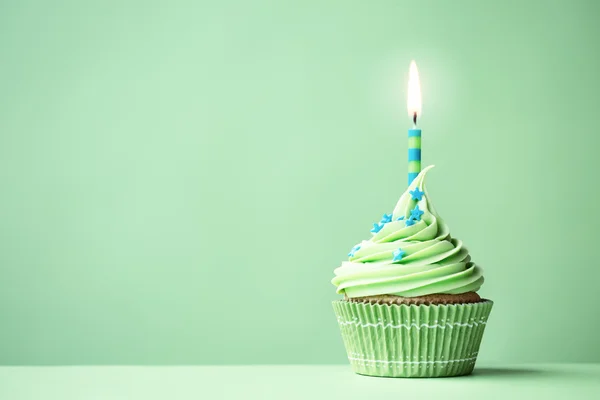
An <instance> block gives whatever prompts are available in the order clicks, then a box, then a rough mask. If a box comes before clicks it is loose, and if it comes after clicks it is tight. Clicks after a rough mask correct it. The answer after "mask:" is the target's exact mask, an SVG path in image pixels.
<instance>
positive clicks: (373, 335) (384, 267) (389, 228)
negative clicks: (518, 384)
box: [332, 166, 493, 377]
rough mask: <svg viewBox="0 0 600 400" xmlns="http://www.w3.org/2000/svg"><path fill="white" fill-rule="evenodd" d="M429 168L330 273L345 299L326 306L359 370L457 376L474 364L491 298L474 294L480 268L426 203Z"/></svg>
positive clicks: (480, 277)
mask: <svg viewBox="0 0 600 400" xmlns="http://www.w3.org/2000/svg"><path fill="white" fill-rule="evenodd" d="M431 168H432V166H430V167H427V168H425V169H424V170H423V171H421V173H419V175H418V176H417V178H415V179H414V181H413V182H412V183H411V184H410V186H409V187H408V189H407V190H406V192H404V194H403V195H402V196H401V197H400V200H398V203H397V204H396V207H395V208H394V210H393V212H392V213H391V214H384V215H383V217H382V219H381V221H379V222H378V223H376V224H373V229H371V233H372V237H371V238H370V239H369V240H365V241H362V242H361V243H359V244H357V245H356V246H354V247H353V248H352V249H351V250H350V253H349V254H348V257H349V259H348V261H345V262H342V265H341V266H340V267H339V268H337V269H336V270H335V271H334V272H335V278H334V279H333V280H332V283H333V284H334V285H335V286H336V287H337V292H338V293H339V294H343V295H344V298H343V300H338V301H334V302H333V308H334V310H335V313H336V316H337V319H338V324H339V326H340V329H341V332H342V338H343V341H344V345H345V347H346V352H347V353H348V360H349V361H350V364H351V365H352V368H353V370H354V372H356V373H358V374H361V375H371V376H387V377H442V376H458V375H467V374H470V373H471V372H472V371H473V367H474V366H475V361H476V360H477V354H478V352H479V345H480V343H481V338H482V336H483V332H484V329H485V326H486V323H487V320H488V317H489V314H490V311H491V309H492V304H493V303H492V302H491V301H490V300H486V299H483V298H481V297H480V296H479V295H478V294H477V291H478V290H479V288H480V287H481V285H482V284H483V272H482V269H481V268H480V267H479V266H478V265H476V264H475V263H473V262H472V261H471V257H470V255H469V252H468V250H467V249H466V248H465V246H464V245H463V243H462V242H461V241H460V240H458V239H456V238H452V237H451V236H450V231H449V229H448V226H447V225H446V224H445V223H444V221H443V220H442V219H441V218H440V216H439V215H438V214H437V213H436V211H435V209H434V208H433V205H432V204H431V201H430V199H429V195H428V194H427V190H426V189H425V177H426V176H427V173H428V171H429V170H430V169H431Z"/></svg>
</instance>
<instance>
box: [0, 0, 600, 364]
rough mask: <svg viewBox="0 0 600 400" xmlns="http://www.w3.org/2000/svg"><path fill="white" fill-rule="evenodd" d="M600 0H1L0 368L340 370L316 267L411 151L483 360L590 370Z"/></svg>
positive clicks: (365, 219)
mask: <svg viewBox="0 0 600 400" xmlns="http://www.w3.org/2000/svg"><path fill="white" fill-rule="evenodd" d="M599 16H600V2H597V1H592V0H590V1H566V0H565V1H527V2H523V1H503V2H482V1H479V0H472V1H420V2H416V1H398V0H387V1H370V2H366V1H341V0H339V1H295V2H290V1H276V0H273V1H236V2H230V1H221V2H216V1H211V2H198V1H189V2H183V1H162V2H156V1H148V0H146V1H141V0H140V1H106V0H104V1H65V0H58V1H53V2H44V1H35V2H32V1H27V0H25V1H22V0H21V1H6V0H3V1H1V2H0V188H1V196H0V323H1V329H0V363H3V364H196V363H200V364H230V363H242V364H255V363H344V362H346V361H345V352H344V350H343V347H342V343H341V338H340V335H339V332H338V327H337V324H336V321H335V317H334V314H333V310H332V307H331V304H330V301H331V300H333V299H336V298H338V297H339V296H337V295H335V292H334V287H333V286H332V285H331V284H330V280H331V278H332V277H333V269H334V268H335V267H337V266H338V265H339V264H340V262H341V261H342V260H343V259H344V258H345V255H346V253H347V252H348V250H349V248H350V247H352V245H354V244H355V243H357V242H358V241H360V240H361V239H364V238H367V237H369V229H370V227H371V223H372V222H374V221H376V220H378V219H379V217H380V216H381V214H383V213H384V212H387V211H390V210H391V209H392V207H393V206H394V204H395V202H396V200H397V198H398V197H399V196H400V194H401V193H402V192H403V191H404V189H405V186H406V159H407V157H406V147H407V140H406V129H407V128H408V127H409V126H410V124H409V120H408V117H407V115H406V109H405V107H406V105H405V104H406V103H405V90H406V79H407V72H408V65H409V62H410V60H411V59H415V60H417V63H418V65H419V69H420V74H421V81H422V90H423V101H424V107H423V110H424V113H423V118H422V123H421V124H420V125H421V127H422V129H423V163H424V165H428V164H436V165H437V168H436V169H435V170H434V171H432V173H431V174H430V177H429V178H430V179H429V186H428V187H429V191H430V194H431V196H432V197H433V199H434V200H433V201H434V204H435V205H436V208H437V210H438V211H439V213H440V214H441V215H442V216H443V217H444V218H445V220H446V222H447V223H448V225H449V226H450V228H451V232H452V234H453V236H456V237H458V238H460V239H462V240H463V241H464V242H465V244H466V245H467V246H468V248H469V249H470V251H471V254H472V256H473V258H474V260H475V261H476V262H477V263H478V264H480V265H481V266H483V267H484V269H485V274H486V283H485V285H484V286H483V288H482V290H481V292H480V293H481V294H482V295H483V296H485V297H488V298H491V299H493V300H495V302H496V305H495V309H494V311H493V312H492V316H491V319H490V323H489V325H488V328H487V332H486V336H485V338H484V342H483V347H482V351H481V354H480V360H481V361H483V362H489V361H494V362H496V361H498V362H509V361H510V362H522V361H523V362H525V361H528V362H538V361H539V362H541V361H600V346H598V344H597V343H598V342H597V340H598V339H597V338H598V329H599V328H600V317H599V316H598V313H597V304H598V295H597V291H598V283H599V280H600V266H599V265H598V262H597V259H596V254H597V252H596V251H595V250H596V248H597V246H598V244H597V237H598V226H600V214H599V213H598V211H597V208H598V201H599V200H600V195H599V192H598V169H599V168H600V157H598V148H599V145H600V139H599V132H598V129H597V125H598V118H597V117H598V109H599V101H598V94H599V93H600V79H599V77H598V73H599V71H600V55H599V50H600V24H599V23H598V17H599Z"/></svg>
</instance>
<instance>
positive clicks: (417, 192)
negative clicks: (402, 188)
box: [408, 187, 425, 200]
mask: <svg viewBox="0 0 600 400" xmlns="http://www.w3.org/2000/svg"><path fill="white" fill-rule="evenodd" d="M408 193H410V194H411V196H412V199H413V200H421V199H422V198H423V195H424V194H425V192H421V191H420V190H419V188H418V187H417V188H415V190H413V191H412V192H408Z"/></svg>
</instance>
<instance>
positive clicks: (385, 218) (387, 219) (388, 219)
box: [379, 214, 392, 224]
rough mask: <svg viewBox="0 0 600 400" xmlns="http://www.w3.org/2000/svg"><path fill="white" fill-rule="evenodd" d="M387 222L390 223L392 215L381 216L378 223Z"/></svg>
mask: <svg viewBox="0 0 600 400" xmlns="http://www.w3.org/2000/svg"><path fill="white" fill-rule="evenodd" d="M388 222H392V214H383V217H381V221H379V223H380V224H387V223H388Z"/></svg>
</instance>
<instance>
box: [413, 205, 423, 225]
mask: <svg viewBox="0 0 600 400" xmlns="http://www.w3.org/2000/svg"><path fill="white" fill-rule="evenodd" d="M423 214H424V212H423V211H421V210H419V206H418V205H416V206H415V208H414V209H413V210H411V211H410V218H411V219H414V220H415V221H420V220H421V215H423Z"/></svg>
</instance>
